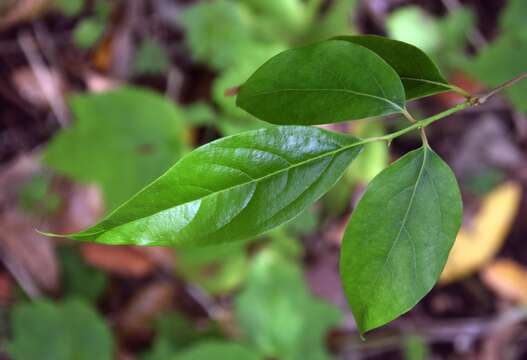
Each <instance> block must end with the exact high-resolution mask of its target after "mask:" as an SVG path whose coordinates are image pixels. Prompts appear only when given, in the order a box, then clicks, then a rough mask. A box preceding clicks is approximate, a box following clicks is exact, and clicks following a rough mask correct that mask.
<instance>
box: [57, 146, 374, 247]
mask: <svg viewBox="0 0 527 360" xmlns="http://www.w3.org/2000/svg"><path fill="white" fill-rule="evenodd" d="M362 144H364V141H363V140H361V139H358V141H356V142H354V143H352V144H349V145H344V146H341V147H340V148H339V149H336V150H332V151H329V152H326V153H323V154H321V155H318V156H315V157H312V158H309V159H307V160H304V161H300V162H298V163H296V164H294V165H291V166H289V167H285V168H282V169H280V170H277V171H274V172H272V173H269V174H267V175H264V176H262V177H260V178H253V179H252V180H250V181H246V182H242V183H239V184H236V185H233V186H229V187H227V188H225V189H222V190H219V191H216V192H213V193H210V194H207V195H205V196H203V197H200V198H196V199H192V200H189V201H187V202H184V203H181V204H177V205H175V206H172V207H169V208H165V209H161V210H159V211H157V212H155V213H152V214H149V215H146V216H143V217H138V218H136V219H133V220H132V221H139V220H142V219H146V218H148V217H150V216H153V215H155V214H158V213H160V212H163V211H166V210H168V209H173V208H176V207H178V206H184V205H186V204H189V203H192V202H194V201H198V200H204V199H206V198H208V197H211V196H215V195H219V194H221V193H223V192H227V191H230V190H233V189H236V188H239V187H242V186H246V185H250V184H253V183H257V182H261V181H264V180H265V179H267V178H270V177H273V176H276V175H279V174H281V173H283V172H288V171H291V170H292V169H294V168H297V167H301V166H303V165H305V164H309V163H310V162H313V161H317V160H319V159H323V158H325V157H328V156H333V157H334V156H336V155H337V154H339V153H341V152H344V151H346V150H349V149H351V148H354V147H356V146H360V145H362ZM220 147H221V146H220ZM147 189H148V188H145V189H144V190H143V191H146V190H147ZM138 195H139V194H138ZM129 201H130V200H129ZM127 203H128V202H127ZM127 203H124V204H123V205H121V206H120V207H118V208H117V209H115V210H114V211H113V212H112V213H110V214H109V215H108V216H107V217H106V218H105V219H103V220H101V222H104V221H106V220H107V219H109V218H111V217H112V216H113V214H115V213H116V212H117V211H118V210H119V209H120V208H122V207H124V206H126V205H127ZM122 225H126V223H123V224H119V225H116V226H114V227H112V228H109V229H108V228H103V229H102V230H99V231H96V232H91V233H90V232H81V233H78V234H73V236H75V235H76V236H77V237H83V238H84V237H92V236H96V235H98V234H101V233H104V232H106V231H109V230H111V229H113V228H115V227H118V226H122ZM95 226H97V225H95ZM88 230H89V229H88ZM88 230H86V231H88ZM64 236H65V237H66V236H68V235H64ZM69 236H72V235H69Z"/></svg>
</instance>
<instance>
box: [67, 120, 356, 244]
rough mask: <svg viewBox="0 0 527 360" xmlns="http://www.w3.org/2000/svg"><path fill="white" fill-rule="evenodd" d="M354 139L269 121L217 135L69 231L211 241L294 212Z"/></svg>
mask: <svg viewBox="0 0 527 360" xmlns="http://www.w3.org/2000/svg"><path fill="white" fill-rule="evenodd" d="M360 149H361V146H360V143H359V142H358V141H357V139H356V138H352V137H348V136H345V135H341V134H337V133H331V132H328V131H325V130H322V129H318V128H311V127H300V126H298V127H293V126H291V127H287V126H284V127H273V128H268V129H262V130H257V131H251V132H246V133H242V134H238V135H234V136H231V137H227V138H223V139H220V140H217V141H214V142H212V143H209V144H207V145H204V146H202V147H200V148H198V149H196V150H194V151H193V152H192V153H190V154H188V155H187V156H185V157H184V158H182V159H181V160H180V161H179V162H178V163H176V164H175V165H174V166H173V167H172V168H171V169H170V170H169V171H168V172H166V173H165V174H164V175H163V176H161V177H160V178H159V179H157V180H156V181H155V182H153V183H152V184H150V185H149V186H148V187H146V188H145V189H143V190H142V191H141V192H139V193H138V194H136V195H135V196H134V197H132V198H131V199H130V200H129V201H128V202H126V203H125V204H123V205H122V206H121V207H119V208H118V209H116V210H115V211H114V212H112V213H111V214H109V215H108V216H107V217H106V218H105V219H104V220H103V221H101V222H100V223H99V224H98V225H96V226H94V227H92V228H90V229H88V230H85V231H83V232H81V233H78V234H75V235H73V236H71V237H72V238H74V239H86V240H87V239H92V240H95V241H97V242H100V243H106V244H136V245H176V244H181V245H184V244H200V245H203V244H209V245H212V244H219V243H221V242H228V241H235V240H241V239H246V238H250V237H253V236H256V235H258V234H261V233H263V232H265V231H267V230H269V229H272V228H273V227H276V226H278V225H280V224H282V223H284V222H286V221H288V220H291V219H292V218H293V217H295V216H296V215H298V214H299V213H301V212H302V211H303V210H304V209H305V208H306V207H307V206H309V205H311V204H312V203H313V202H315V201H316V200H317V199H318V198H319V197H320V196H322V195H323V194H324V193H325V192H326V191H327V190H328V189H329V188H330V187H331V186H332V185H333V184H334V183H335V182H336V181H337V180H338V179H339V178H340V177H341V176H342V173H343V172H344V170H345V169H346V167H347V166H348V164H349V163H350V162H351V161H352V160H353V159H354V158H355V157H356V156H357V154H358V153H359V152H360Z"/></svg>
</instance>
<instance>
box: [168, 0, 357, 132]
mask: <svg viewBox="0 0 527 360" xmlns="http://www.w3.org/2000/svg"><path fill="white" fill-rule="evenodd" d="M321 5H322V2H321V1H320V0H309V1H301V0H286V1H284V0H271V1H270V0H217V1H210V2H199V3H197V4H194V5H191V6H189V7H188V8H187V9H186V10H184V11H183V12H182V13H181V15H180V16H179V17H178V22H179V23H180V24H181V25H182V26H183V27H184V29H185V32H186V35H187V43H188V46H189V47H190V50H191V52H192V54H193V56H194V57H195V59H196V60H197V61H199V62H202V63H204V64H207V65H209V66H210V67H212V68H213V69H215V70H216V71H218V76H217V77H216V79H215V80H214V83H213V85H212V97H213V100H214V102H215V103H216V105H218V106H219V110H220V111H219V114H218V115H217V123H218V127H219V130H220V131H221V133H222V134H223V135H231V134H234V133H237V132H240V131H244V130H250V129H255V128H262V127H265V126H268V124H266V123H263V122H262V121H259V120H257V119H255V118H254V117H253V116H251V115H249V114H247V113H246V112H244V111H243V110H241V109H239V108H237V107H236V105H235V97H234V96H230V97H229V96H225V91H226V90H228V89H230V88H233V87H236V86H238V85H240V84H241V83H243V82H244V81H245V80H246V79H247V78H248V77H249V76H250V75H251V74H252V72H254V70H256V69H257V68H258V67H259V66H260V65H261V64H262V63H264V62H265V61H266V60H268V59H269V58H271V57H272V56H274V55H276V54H277V53H279V52H281V51H283V50H285V49H286V48H288V47H290V46H295V45H301V44H305V43H309V42H313V41H317V40H321V39H322V38H327V37H331V36H335V35H342V34H348V33H350V32H353V30H352V27H351V25H350V15H351V13H352V12H353V9H354V6H355V0H337V1H334V2H333V5H332V6H331V7H330V8H329V9H327V11H325V12H324V14H323V15H318V11H319V9H320V6H321ZM218 24H222V25H221V26H218Z"/></svg>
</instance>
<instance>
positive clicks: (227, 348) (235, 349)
mask: <svg viewBox="0 0 527 360" xmlns="http://www.w3.org/2000/svg"><path fill="white" fill-rule="evenodd" d="M173 359H174V360H205V359H214V360H234V359H236V360H262V358H261V357H260V356H258V355H257V354H256V353H255V352H254V350H252V349H250V348H247V347H245V346H244V345H241V344H236V343H229V342H226V341H225V342H220V341H216V342H212V341H210V342H203V343H201V344H197V345H195V346H194V347H192V348H190V349H188V350H185V351H183V352H180V353H179V354H177V355H176V356H174V357H173Z"/></svg>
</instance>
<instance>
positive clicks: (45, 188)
mask: <svg viewBox="0 0 527 360" xmlns="http://www.w3.org/2000/svg"><path fill="white" fill-rule="evenodd" d="M18 204H19V205H20V207H21V208H22V209H23V210H25V211H27V212H29V213H34V214H38V215H40V214H42V215H45V214H50V213H53V212H54V211H56V210H57V209H58V208H59V206H60V198H59V196H58V195H57V194H56V193H54V192H53V191H52V189H51V175H50V174H41V173H39V174H36V175H35V176H33V177H31V178H30V179H29V180H28V181H26V182H25V183H24V184H23V185H22V186H21V188H20V190H19V193H18Z"/></svg>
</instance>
